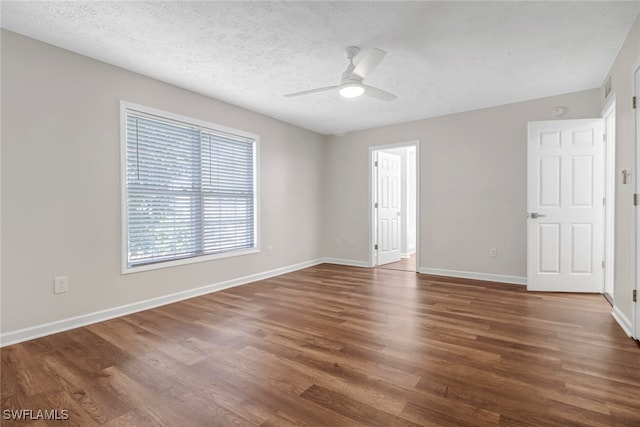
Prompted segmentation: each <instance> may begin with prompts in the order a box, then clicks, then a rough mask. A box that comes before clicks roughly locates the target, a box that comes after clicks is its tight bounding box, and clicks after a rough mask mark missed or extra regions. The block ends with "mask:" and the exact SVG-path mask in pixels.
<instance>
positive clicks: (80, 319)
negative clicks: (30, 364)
mask: <svg viewBox="0 0 640 427" xmlns="http://www.w3.org/2000/svg"><path fill="white" fill-rule="evenodd" d="M323 262H328V261H325V260H324V259H322V258H320V259H315V260H311V261H305V262H301V263H298V264H294V265H289V266H286V267H280V268H276V269H273V270H269V271H265V272H262V273H256V274H251V275H249V276H244V277H239V278H237V279H231V280H227V281H224V282H220V283H215V284H212V285H207V286H202V287H199V288H195V289H189V290H187V291H182V292H177V293H174V294H170V295H164V296H161V297H157V298H151V299H148V300H145V301H140V302H135V303H132V304H127V305H122V306H119V307H114V308H109V309H106V310H101V311H96V312H93V313H88V314H83V315H80V316H75V317H70V318H67V319H62V320H57V321H55V322H50V323H45V324H42V325H37V326H32V327H29V328H24V329H19V330H17V331H12V332H7V333H4V334H0V347H5V346H8V345H11V344H17V343H20V342H23V341H28V340H32V339H35V338H40V337H44V336H46V335H52V334H57V333H58V332H64V331H68V330H70V329H75V328H79V327H81V326H87V325H90V324H92V323H98V322H103V321H105V320H109V319H113V318H116V317H120V316H125V315H127V314H132V313H137V312H139V311H144V310H148V309H150V308H154V307H159V306H162V305H166V304H171V303H174V302H178V301H182V300H185V299H189V298H193V297H197V296H200V295H205V294H209V293H212V292H216V291H221V290H223V289H228V288H233V287H235V286H240V285H245V284H247V283H251V282H256V281H258V280H264V279H268V278H270V277H274V276H279V275H281V274H285V273H291V272H293V271H297V270H302V269H303V268H307V267H312V266H314V265H318V264H322V263H323Z"/></svg>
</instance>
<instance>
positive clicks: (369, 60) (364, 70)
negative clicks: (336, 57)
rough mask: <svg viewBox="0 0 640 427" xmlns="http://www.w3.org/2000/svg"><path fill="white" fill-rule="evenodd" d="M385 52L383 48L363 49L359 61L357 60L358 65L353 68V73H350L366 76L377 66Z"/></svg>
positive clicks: (361, 76) (362, 77)
mask: <svg viewBox="0 0 640 427" xmlns="http://www.w3.org/2000/svg"><path fill="white" fill-rule="evenodd" d="M386 54H387V52H385V51H384V50H382V49H377V48H375V47H374V48H371V49H367V50H365V52H364V56H363V57H362V59H360V62H358V65H356V68H354V69H353V73H351V74H352V75H353V74H355V75H356V76H358V77H360V78H361V79H364V78H365V77H367V74H369V73H370V72H371V71H373V69H374V68H376V67H377V66H378V64H379V63H380V61H382V58H384V56H385V55H386Z"/></svg>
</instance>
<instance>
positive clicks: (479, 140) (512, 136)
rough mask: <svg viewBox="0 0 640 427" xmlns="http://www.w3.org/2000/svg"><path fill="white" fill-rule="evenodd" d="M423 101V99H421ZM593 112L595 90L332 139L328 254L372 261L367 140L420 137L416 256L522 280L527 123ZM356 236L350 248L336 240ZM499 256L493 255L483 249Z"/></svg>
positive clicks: (432, 263) (429, 263)
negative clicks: (557, 111) (556, 113)
mask: <svg viewBox="0 0 640 427" xmlns="http://www.w3.org/2000/svg"><path fill="white" fill-rule="evenodd" d="M425 102H428V100H425ZM556 106H564V107H565V108H566V109H567V114H566V115H565V116H564V117H563V118H564V119H572V118H586V117H598V116H599V115H600V102H599V91H598V89H593V90H589V91H583V92H577V93H572V94H567V95H561V96H555V97H550V98H543V99H537V100H532V101H526V102H520V103H516V104H510V105H503V106H499V107H494V108H486V109H482V110H477V111H471V112H466V113H460V114H453V115H449V116H443V117H436V118H431V119H424V120H418V121H413V122H409V123H403V124H398V125H392V126H385V127H380V128H375V129H368V130H363V131H358V132H353V133H349V134H346V135H343V136H333V137H330V138H329V139H328V147H327V153H326V156H327V165H326V171H327V173H326V174H325V194H326V202H325V204H324V208H325V209H324V215H325V219H324V221H325V232H324V254H325V255H326V256H329V257H334V258H340V259H348V260H353V261H354V262H355V263H362V262H363V261H367V260H368V249H367V248H366V242H367V240H368V232H369V230H368V226H367V223H366V221H363V220H362V218H366V215H367V211H368V210H367V186H368V181H367V179H368V177H367V174H368V165H367V159H368V157H367V156H368V150H369V147H371V146H378V145H385V144H392V143H399V142H404V141H411V140H420V141H421V146H420V147H421V148H420V165H421V166H420V168H421V178H420V179H421V183H420V188H421V195H420V197H421V217H420V218H419V221H420V236H419V239H420V259H419V260H418V266H419V267H421V268H423V269H427V268H428V269H441V270H447V271H457V272H459V271H462V272H474V273H483V274H491V275H500V276H507V277H506V279H507V280H510V279H512V278H514V277H515V278H522V277H524V276H526V218H525V214H526V188H527V187H526V176H527V174H526V166H527V163H526V160H527V150H526V148H527V122H528V121H533V120H550V119H553V117H552V114H551V113H552V110H553V108H554V107H556ZM336 239H341V240H342V241H343V242H344V241H351V240H355V241H356V242H358V243H359V244H358V245H357V246H356V247H355V248H351V247H348V246H345V245H342V246H339V247H338V246H336V245H335V244H334V242H335V241H336ZM491 247H495V248H497V249H498V257H496V258H492V257H489V248H491Z"/></svg>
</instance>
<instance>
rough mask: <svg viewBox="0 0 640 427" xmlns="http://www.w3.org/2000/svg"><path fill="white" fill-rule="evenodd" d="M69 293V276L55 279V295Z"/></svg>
mask: <svg viewBox="0 0 640 427" xmlns="http://www.w3.org/2000/svg"><path fill="white" fill-rule="evenodd" d="M65 292H69V280H68V279H67V276H58V277H54V278H53V293H54V294H63V293H65Z"/></svg>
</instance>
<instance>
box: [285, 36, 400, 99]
mask: <svg viewBox="0 0 640 427" xmlns="http://www.w3.org/2000/svg"><path fill="white" fill-rule="evenodd" d="M345 50H346V52H347V59H348V60H349V65H348V66H347V69H346V70H345V71H344V73H342V79H341V80H340V84H339V85H335V86H327V87H321V88H317V89H310V90H303V91H302V92H295V93H290V94H287V95H285V97H287V98H290V97H293V96H301V95H309V94H312V93H318V92H325V91H329V90H335V89H338V92H339V93H340V95H342V96H343V97H345V98H356V97H358V96H360V95H362V94H363V93H364V94H365V95H367V96H370V97H372V98H377V99H380V100H383V101H393V100H394V99H396V98H397V97H396V96H395V95H394V94H392V93H389V92H387V91H384V90H382V89H378V88H376V87H373V86H368V85H366V84H364V83H363V81H364V78H365V77H367V75H368V74H369V73H370V72H371V71H373V69H374V68H376V67H377V66H378V64H379V63H380V61H382V59H383V58H384V56H385V55H386V54H387V52H385V51H384V50H381V49H377V48H370V49H367V50H365V51H363V53H362V54H361V55H360V56H361V58H360V60H359V61H358V64H357V65H354V63H353V58H354V57H355V56H356V55H357V54H358V52H360V48H358V47H357V46H349V47H347V48H346V49H345Z"/></svg>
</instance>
